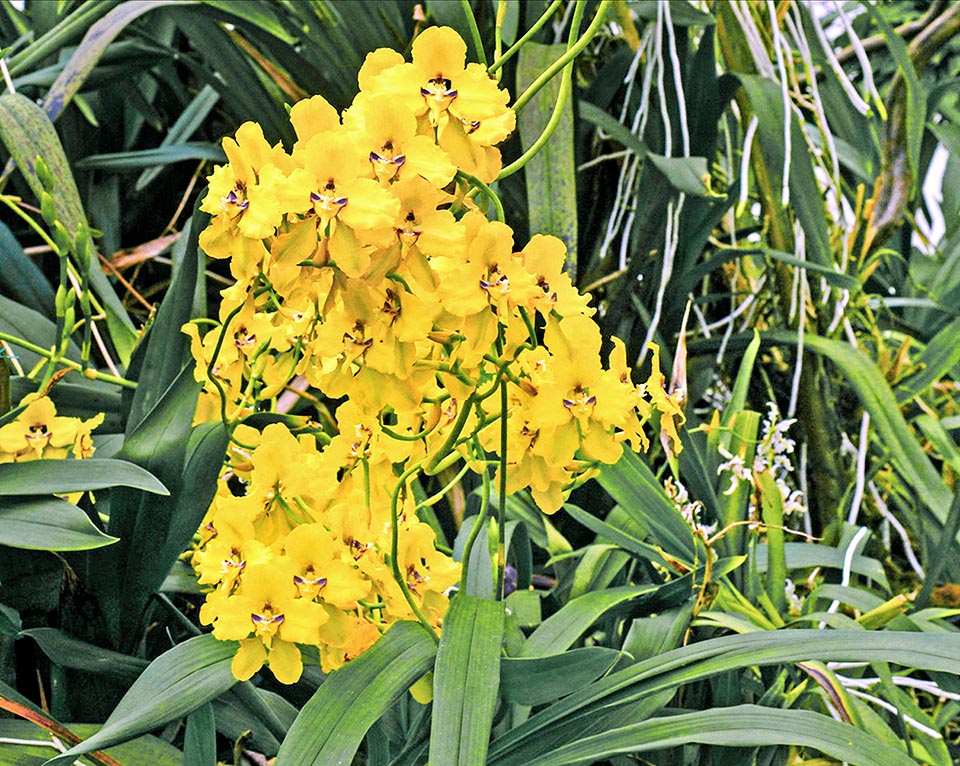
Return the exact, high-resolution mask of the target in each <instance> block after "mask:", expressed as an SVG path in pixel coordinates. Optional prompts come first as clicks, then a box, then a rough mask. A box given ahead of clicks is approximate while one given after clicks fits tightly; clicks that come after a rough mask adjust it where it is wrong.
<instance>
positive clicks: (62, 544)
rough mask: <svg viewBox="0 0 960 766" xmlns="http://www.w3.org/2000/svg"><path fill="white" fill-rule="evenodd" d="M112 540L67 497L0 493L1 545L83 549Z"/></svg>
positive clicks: (48, 549)
mask: <svg viewBox="0 0 960 766" xmlns="http://www.w3.org/2000/svg"><path fill="white" fill-rule="evenodd" d="M16 465H19V463H18V464H16ZM115 542H117V538H116V537H111V536H110V535H105V534H103V532H101V531H100V530H99V529H97V528H96V527H95V526H94V525H93V524H92V523H91V522H90V519H89V518H87V514H85V513H84V512H83V511H81V510H80V509H79V508H77V506H75V505H73V504H72V503H68V502H67V501H66V500H61V499H60V498H58V497H5V496H3V495H0V545H9V546H10V547H11V548H28V549H30V550H38V551H86V550H90V549H91V548H102V547H103V546H105V545H111V544H112V543H115Z"/></svg>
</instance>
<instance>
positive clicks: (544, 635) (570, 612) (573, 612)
mask: <svg viewBox="0 0 960 766" xmlns="http://www.w3.org/2000/svg"><path fill="white" fill-rule="evenodd" d="M657 587H658V586H657V585H656V584H650V585H622V586H620V587H619V588H606V589H605V590H599V591H594V592H592V593H585V594H584V595H582V596H580V597H578V598H575V599H573V600H572V601H570V602H569V603H568V604H566V605H564V607H563V608H562V609H560V611H558V612H556V613H555V614H552V615H550V617H549V618H547V619H546V620H544V621H543V622H542V623H541V624H540V626H539V627H538V628H537V629H536V630H535V631H533V633H532V634H531V635H530V638H528V639H527V642H526V643H525V644H524V645H523V650H522V651H521V653H520V656H521V657H543V656H546V655H549V654H556V653H558V652H562V651H564V650H565V649H568V648H569V647H570V645H571V644H573V642H574V641H576V640H577V639H578V638H580V636H582V635H583V634H584V633H585V632H586V630H587V628H589V627H590V626H591V625H593V623H595V622H596V621H597V620H598V619H600V617H602V616H603V615H604V614H605V613H606V612H609V611H610V610H611V609H613V608H614V607H616V606H619V605H620V604H623V603H624V602H626V601H629V600H630V599H634V598H637V596H642V595H643V594H644V593H651V592H652V591H655V590H656V589H657Z"/></svg>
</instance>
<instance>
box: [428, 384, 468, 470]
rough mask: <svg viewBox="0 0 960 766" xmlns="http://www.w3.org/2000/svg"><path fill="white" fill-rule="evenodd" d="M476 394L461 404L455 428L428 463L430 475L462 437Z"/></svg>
mask: <svg viewBox="0 0 960 766" xmlns="http://www.w3.org/2000/svg"><path fill="white" fill-rule="evenodd" d="M473 402H474V395H473V394H471V395H470V397H468V398H467V401H465V402H464V403H463V405H462V406H461V409H460V412H458V413H457V419H456V421H455V422H454V424H453V430H452V431H451V432H450V434H449V435H448V436H447V440H446V441H445V442H444V443H443V446H442V447H440V449H439V450H438V451H437V453H436V455H435V456H434V457H433V458H432V459H431V460H430V461H429V462H428V463H427V465H426V467H425V469H424V472H425V473H426V474H427V475H428V476H432V475H433V474H434V473H435V472H436V470H437V467H438V465H439V461H441V460H442V459H443V458H444V457H446V456H447V455H448V454H449V453H450V452H452V451H453V448H454V445H455V444H456V443H457V439H458V438H459V437H460V432H461V431H463V427H464V426H465V425H466V424H467V418H468V417H469V416H470V408H471V407H473Z"/></svg>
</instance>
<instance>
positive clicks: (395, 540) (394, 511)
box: [390, 460, 439, 641]
mask: <svg viewBox="0 0 960 766" xmlns="http://www.w3.org/2000/svg"><path fill="white" fill-rule="evenodd" d="M422 462H423V461H420V460H418V461H417V462H416V463H414V464H413V465H412V466H410V467H409V468H408V469H407V470H406V471H404V472H403V473H402V474H400V478H399V479H397V486H396V487H394V488H393V493H392V494H391V495H390V568H391V569H392V570H393V579H394V580H396V582H397V585H399V586H400V590H401V591H402V592H403V597H404V599H406V601H407V605H408V606H409V607H410V610H411V611H412V612H413V613H414V615H416V618H417V620H418V621H419V622H420V624H421V625H423V627H425V628H426V629H427V633H429V634H430V635H431V636H432V637H433V640H434V641H439V638H438V636H437V632H436V631H435V630H434V629H433V626H432V625H431V624H430V622H429V621H428V620H427V618H426V617H424V616H423V612H422V611H421V610H420V607H419V606H417V602H416V601H414V600H413V594H412V593H410V588H409V586H408V585H407V580H406V578H405V577H404V576H403V573H402V572H401V571H400V512H399V509H398V507H397V506H398V504H399V502H400V493H401V492H402V491H403V488H404V487H405V486H406V484H407V480H408V479H409V478H410V477H411V476H414V475H415V474H416V473H417V472H418V471H419V470H420V468H421V464H422Z"/></svg>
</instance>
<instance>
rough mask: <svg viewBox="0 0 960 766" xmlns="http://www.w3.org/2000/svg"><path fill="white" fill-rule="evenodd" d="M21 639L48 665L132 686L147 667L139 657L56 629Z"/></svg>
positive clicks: (33, 632) (31, 632)
mask: <svg viewBox="0 0 960 766" xmlns="http://www.w3.org/2000/svg"><path fill="white" fill-rule="evenodd" d="M20 635H21V636H29V637H30V638H32V639H33V640H34V641H36V642H37V644H39V645H40V648H41V649H42V650H43V653H44V654H45V655H47V657H49V658H50V660H51V662H53V663H54V664H56V665H59V666H60V667H64V668H75V669H77V670H86V671H89V672H90V673H102V674H104V675H107V676H112V677H114V678H120V679H122V680H125V681H127V682H130V683H132V682H133V681H135V680H136V678H137V676H139V675H140V674H141V673H142V672H143V671H144V670H145V669H146V667H147V665H148V664H149V663H148V662H147V661H146V660H143V659H140V658H139V657H131V656H130V655H129V654H121V653H120V652H114V651H112V650H110V649H104V648H103V647H101V646H94V645H93V644H89V643H87V642H86V641H81V640H80V639H78V638H74V637H73V636H68V635H67V634H66V633H61V632H60V631H59V630H57V629H56V628H32V629H30V630H25V631H23V632H22V633H21V634H20Z"/></svg>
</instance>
